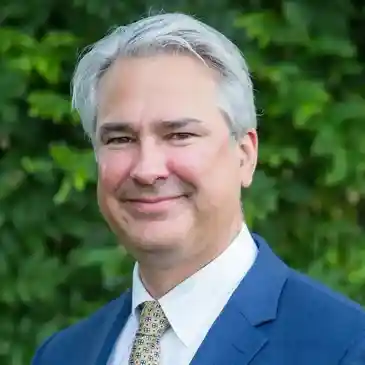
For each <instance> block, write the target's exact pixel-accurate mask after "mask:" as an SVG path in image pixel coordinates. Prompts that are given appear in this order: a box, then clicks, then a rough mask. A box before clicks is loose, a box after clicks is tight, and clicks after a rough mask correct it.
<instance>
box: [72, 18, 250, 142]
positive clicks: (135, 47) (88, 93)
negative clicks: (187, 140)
mask: <svg viewBox="0 0 365 365" xmlns="http://www.w3.org/2000/svg"><path fill="white" fill-rule="evenodd" d="M171 52H178V53H180V52H181V53H183V52H184V53H188V54H191V55H193V56H194V57H196V58H198V59H199V60H201V61H202V62H204V64H205V65H206V66H208V67H210V68H212V69H215V70H216V71H218V73H219V75H220V81H219V85H217V86H218V93H219V105H218V107H219V108H220V110H221V111H222V113H223V114H224V116H225V117H226V119H227V121H228V123H229V127H230V129H231V132H232V133H233V134H234V135H235V136H237V135H241V134H242V133H244V132H245V130H247V129H248V128H255V127H256V111H255V104H254V95H253V87H252V82H251V79H250V75H249V72H248V68H247V65H246V62H245V60H244V58H243V56H242V54H241V52H240V50H239V49H238V48H237V47H236V46H235V45H234V44H233V43H232V42H231V41H230V40H229V39H228V38H226V37H225V36H224V35H223V34H221V33H220V32H218V31H217V30H215V29H213V28H212V27H210V26H208V25H206V24H204V23H202V22H200V21H199V20H196V19H195V18H193V17H191V16H188V15H185V14H179V13H170V14H159V15H153V16H150V17H147V18H144V19H141V20H139V21H137V22H134V23H131V24H129V25H127V26H121V27H118V28H116V29H115V30H114V31H112V32H111V33H110V34H108V35H107V36H105V37H104V38H102V39H101V40H99V41H98V42H96V43H95V44H94V45H92V46H91V47H89V49H88V50H87V52H86V53H85V54H84V56H83V57H82V58H81V59H80V61H79V63H78V65H77V67H76V70H75V73H74V77H73V80H72V106H73V107H74V108H75V109H76V110H77V111H78V113H79V115H80V118H81V122H82V126H83V128H84V130H85V132H86V134H87V135H88V136H89V137H90V138H91V140H94V134H95V130H96V116H97V105H98V103H97V87H98V82H99V80H100V78H101V77H102V76H103V74H104V72H105V71H107V70H108V68H109V67H110V66H111V65H112V64H113V62H114V61H115V60H116V59H118V58H120V57H143V56H153V55H157V54H161V53H171Z"/></svg>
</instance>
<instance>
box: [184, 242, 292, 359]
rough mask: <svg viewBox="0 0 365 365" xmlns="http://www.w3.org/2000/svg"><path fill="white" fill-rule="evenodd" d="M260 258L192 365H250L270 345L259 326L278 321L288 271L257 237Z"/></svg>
mask: <svg viewBox="0 0 365 365" xmlns="http://www.w3.org/2000/svg"><path fill="white" fill-rule="evenodd" d="M253 238H254V240H255V243H256V245H257V246H258V249H259V254H258V256H257V258H256V261H255V263H254V265H253V266H252V268H251V270H250V271H249V272H248V274H247V275H246V277H245V278H244V279H243V280H242V282H241V284H240V285H239V287H238V288H237V289H236V291H235V292H234V294H233V295H232V297H231V299H230V300H229V302H228V303H227V305H226V307H225V308H224V310H223V312H222V313H221V314H220V316H219V317H218V318H217V320H216V322H215V323H214V325H213V326H212V327H211V329H210V331H209V332H208V334H207V336H206V337H205V340H204V341H203V343H202V345H201V346H200V348H199V350H198V352H197V353H196V355H195V357H194V359H193V361H192V362H191V365H218V364H227V365H238V364H239V365H247V364H249V362H250V361H251V360H252V358H253V357H254V356H255V355H256V354H257V353H258V352H259V351H260V350H261V348H262V347H263V346H264V345H265V344H266V343H267V342H268V338H267V337H266V336H265V334H264V333H263V332H262V331H261V330H260V327H259V325H260V324H263V323H265V322H268V321H272V320H274V319H275V318H276V315H277V312H278V305H279V299H280V295H281V292H282V289H283V287H284V284H285V282H286V279H287V277H288V273H289V269H288V267H287V266H286V265H285V264H284V263H283V262H282V261H281V260H279V258H278V257H277V256H275V255H274V253H273V252H272V251H271V249H270V248H269V246H268V245H267V243H266V242H265V241H264V239H263V238H261V237H260V236H258V235H253Z"/></svg>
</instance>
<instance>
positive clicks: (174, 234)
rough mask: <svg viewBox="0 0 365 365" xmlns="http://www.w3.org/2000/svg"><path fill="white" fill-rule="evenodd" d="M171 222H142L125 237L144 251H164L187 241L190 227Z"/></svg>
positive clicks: (136, 224)
mask: <svg viewBox="0 0 365 365" xmlns="http://www.w3.org/2000/svg"><path fill="white" fill-rule="evenodd" d="M182 223H183V222H176V221H175V222H171V220H162V221H152V222H140V223H135V224H133V226H134V227H133V229H132V230H131V229H130V227H129V228H128V229H127V230H126V231H125V236H126V238H127V240H128V241H130V242H131V244H132V245H133V246H136V247H137V246H138V247H139V248H140V249H144V250H146V249H147V250H151V251H152V250H163V249H168V248H172V247H174V246H177V245H179V242H181V241H185V239H186V236H187V232H189V231H190V227H189V226H190V225H188V224H186V223H187V222H185V224H182Z"/></svg>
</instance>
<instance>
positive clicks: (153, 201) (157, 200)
mask: <svg viewBox="0 0 365 365" xmlns="http://www.w3.org/2000/svg"><path fill="white" fill-rule="evenodd" d="M181 197H182V196H181V195H180V196H171V197H161V198H139V199H129V200H127V201H128V202H130V203H142V204H157V203H161V202H165V201H170V200H176V199H178V198H181Z"/></svg>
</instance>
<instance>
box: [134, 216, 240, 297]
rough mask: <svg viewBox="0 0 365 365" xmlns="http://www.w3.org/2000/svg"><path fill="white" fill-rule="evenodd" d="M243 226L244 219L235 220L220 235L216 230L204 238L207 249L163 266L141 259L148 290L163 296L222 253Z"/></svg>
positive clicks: (142, 274)
mask: <svg viewBox="0 0 365 365" xmlns="http://www.w3.org/2000/svg"><path fill="white" fill-rule="evenodd" d="M241 228H242V219H240V220H237V221H235V222H234V224H232V225H231V226H230V227H229V228H228V229H227V230H226V231H225V232H223V233H222V234H220V235H219V237H218V236H217V235H216V232H214V234H211V235H206V236H205V237H204V240H205V241H206V242H207V244H206V245H205V246H203V247H205V249H204V250H202V251H201V252H197V253H196V254H195V256H193V257H191V256H189V257H188V256H186V257H184V258H183V259H181V258H180V260H177V259H176V260H171V259H170V260H168V261H167V263H165V265H163V266H161V265H155V264H152V263H151V262H150V263H148V262H143V261H140V262H139V274H140V277H141V280H142V282H143V284H144V286H145V288H146V290H147V291H148V292H149V293H150V295H151V296H152V297H153V298H155V299H159V298H161V297H163V296H164V295H165V294H167V293H168V292H169V291H170V290H172V289H173V288H174V287H176V286H177V285H179V284H180V283H182V282H183V281H184V280H186V279H187V278H189V277H190V276H192V275H194V274H195V273H196V272H198V271H199V270H200V269H202V268H203V267H204V266H206V265H208V264H209V263H210V262H211V261H213V260H214V259H215V258H217V257H218V256H219V255H220V254H222V253H223V252H224V251H225V250H226V249H227V248H228V246H229V245H230V244H231V243H232V241H233V240H234V238H235V237H236V236H237V235H238V233H239V232H240V230H241ZM201 239H202V237H200V238H199V240H200V241H199V242H200V244H201ZM201 246H202V245H201ZM161 261H162V260H161Z"/></svg>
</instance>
